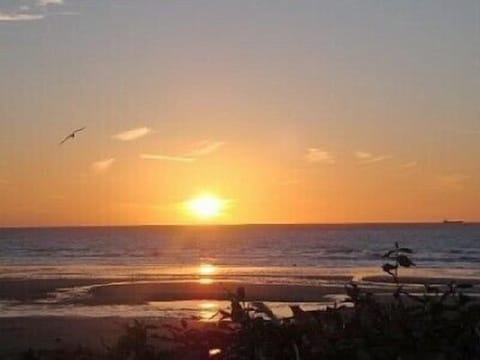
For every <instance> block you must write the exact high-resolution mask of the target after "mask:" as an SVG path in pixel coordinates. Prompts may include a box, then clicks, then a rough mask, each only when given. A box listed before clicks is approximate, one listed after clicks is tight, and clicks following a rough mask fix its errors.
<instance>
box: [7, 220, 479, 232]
mask: <svg viewBox="0 0 480 360" xmlns="http://www.w3.org/2000/svg"><path fill="white" fill-rule="evenodd" d="M443 221H444V220H439V221H349V222H251V223H248V222H247V223H188V224H187V223H185V224H183V223H177V224H175V223H171V224H121V225H119V224H77V225H12V226H0V230H3V229H65V228H133V227H234V226H332V225H352V226H355V225H358V226H360V225H437V224H438V225H457V226H458V225H478V224H480V220H474V221H464V220H460V221H461V222H460V223H458V224H456V223H446V224H445V223H444V222H443Z"/></svg>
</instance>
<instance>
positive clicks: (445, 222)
mask: <svg viewBox="0 0 480 360" xmlns="http://www.w3.org/2000/svg"><path fill="white" fill-rule="evenodd" d="M443 223H444V224H465V221H463V220H448V219H445V220H443Z"/></svg>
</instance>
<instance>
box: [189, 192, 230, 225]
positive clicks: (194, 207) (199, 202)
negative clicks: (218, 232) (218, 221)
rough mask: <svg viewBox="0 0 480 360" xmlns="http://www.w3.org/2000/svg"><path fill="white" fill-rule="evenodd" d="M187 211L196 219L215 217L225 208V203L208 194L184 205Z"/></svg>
mask: <svg viewBox="0 0 480 360" xmlns="http://www.w3.org/2000/svg"><path fill="white" fill-rule="evenodd" d="M186 207H187V210H188V211H189V212H190V213H191V214H193V215H195V216H196V217H198V218H202V219H210V218H214V217H217V216H219V215H220V214H221V212H222V210H223V209H224V208H225V201H224V200H222V199H220V198H218V197H216V196H214V195H210V194H204V195H200V196H197V197H195V198H193V199H191V200H189V201H187V203H186Z"/></svg>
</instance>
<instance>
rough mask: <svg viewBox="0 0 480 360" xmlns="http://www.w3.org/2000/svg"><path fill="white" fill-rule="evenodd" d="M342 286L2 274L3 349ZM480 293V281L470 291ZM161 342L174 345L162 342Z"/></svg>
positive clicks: (202, 322) (382, 282) (97, 335)
mask: <svg viewBox="0 0 480 360" xmlns="http://www.w3.org/2000/svg"><path fill="white" fill-rule="evenodd" d="M322 280H324V281H327V280H331V281H332V282H333V283H336V284H337V285H329V286H321V285H320V286H312V285H285V284H251V283H242V282H238V281H235V282H234V281H232V282H224V281H214V280H212V281H209V282H207V283H205V282H200V281H195V282H191V281H181V282H158V281H148V280H139V281H135V282H132V281H127V282H122V281H118V279H101V280H100V281H98V280H95V279H36V280H31V279H30V280H26V279H2V280H0V303H1V304H2V311H1V313H0V349H1V350H0V355H1V356H4V357H8V356H15V354H17V355H18V354H19V353H22V352H24V351H26V350H27V349H29V348H32V349H43V350H55V349H57V350H58V349H75V348H77V347H79V346H81V347H85V348H89V349H91V350H93V351H99V352H102V351H105V349H107V347H112V346H114V345H115V344H116V341H117V340H118V339H119V337H120V336H121V335H122V334H123V333H124V331H125V326H126V325H127V324H132V323H133V321H134V320H140V321H142V322H143V323H145V324H148V325H153V326H154V327H155V328H157V329H159V330H158V331H157V332H160V334H163V332H162V330H161V329H162V327H163V326H164V325H165V324H171V325H178V324H180V320H182V319H183V320H187V321H188V323H189V326H191V327H194V328H197V329H198V328H200V329H201V328H203V327H209V326H211V327H214V326H215V324H216V321H218V320H219V318H220V317H219V316H217V317H215V314H216V313H217V312H218V311H219V310H220V309H224V310H227V311H228V310H229V302H228V300H229V299H230V297H231V294H229V292H231V293H235V292H236V289H237V288H238V287H243V288H244V289H245V293H246V297H245V301H247V302H250V301H261V302H265V303H266V304H267V306H269V307H271V308H272V310H273V311H274V312H275V313H276V314H277V315H278V316H280V317H289V316H292V313H291V311H290V308H289V305H294V304H297V305H300V306H301V307H302V309H304V310H306V311H308V310H321V309H325V308H326V306H327V305H332V304H334V303H335V302H337V303H340V302H341V300H343V299H345V298H346V295H345V290H344V286H343V285H341V284H340V282H343V281H344V282H345V284H346V283H348V282H349V281H350V280H351V278H350V277H347V276H345V277H341V278H339V277H338V276H337V277H333V279H328V278H323V279H322ZM452 281H454V282H456V283H465V282H469V283H471V284H473V285H478V284H479V283H480V280H479V279H454V278H436V279H435V278H421V277H407V278H405V281H404V283H405V284H406V285H405V288H404V289H405V290H409V291H411V292H415V291H416V292H421V289H422V288H423V284H429V285H446V284H448V283H450V282H452ZM392 285H393V284H392V283H391V280H390V278H388V277H385V276H380V275H379V276H376V277H373V276H372V277H367V278H365V279H363V283H362V285H361V286H362V289H363V290H364V291H365V292H371V293H373V294H375V295H376V296H377V298H378V299H382V300H383V301H392V300H393V297H392V289H393V287H392ZM468 292H469V293H470V294H473V295H475V294H477V295H480V294H478V289H476V288H475V287H474V288H473V289H471V290H469V291H468ZM157 345H158V346H159V347H160V348H162V347H167V348H168V346H171V344H168V342H167V343H165V342H163V341H158V342H157Z"/></svg>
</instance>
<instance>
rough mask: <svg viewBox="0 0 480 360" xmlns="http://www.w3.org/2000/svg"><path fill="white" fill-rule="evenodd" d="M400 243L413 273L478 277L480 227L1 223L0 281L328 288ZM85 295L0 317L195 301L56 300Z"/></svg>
mask: <svg viewBox="0 0 480 360" xmlns="http://www.w3.org/2000/svg"><path fill="white" fill-rule="evenodd" d="M395 242H399V243H400V245H401V246H404V247H410V248H412V249H413V251H414V254H413V255H412V259H413V261H414V262H415V264H416V267H415V268H414V269H412V270H407V273H406V274H408V275H413V276H439V277H456V278H459V277H461V278H464V277H465V278H480V224H362V225H361V224H351V225H238V226H137V227H69V228H15V229H14V228H5V229H0V278H3V279H5V278H8V279H58V278H61V279H70V278H71V279H77V278H88V279H93V280H95V279H114V280H116V281H119V282H122V281H124V282H125V281H128V282H135V281H160V282H178V281H204V282H208V281H242V282H244V283H245V282H246V283H256V284H286V285H321V286H331V285H332V284H333V285H335V284H337V285H338V283H339V282H342V281H344V280H343V279H342V278H341V276H347V275H348V276H353V278H354V279H355V280H358V281H361V280H362V278H363V277H365V276H368V275H382V271H381V269H380V266H381V265H382V264H383V263H384V259H383V258H382V255H383V254H384V253H385V252H386V251H387V250H389V249H391V248H392V247H393V246H394V243H395ZM67 290H68V289H67ZM82 291H85V288H81V287H80V288H77V289H70V292H69V291H66V290H65V289H62V291H61V292H60V293H58V294H57V295H56V296H50V297H49V298H48V299H44V300H43V301H40V302H38V301H37V302H36V303H29V304H25V303H24V304H19V303H13V302H9V301H2V302H1V303H0V310H1V311H0V313H1V314H2V316H20V315H38V314H42V315H45V314H50V315H52V314H53V315H66V314H69V315H71V314H77V315H78V314H80V315H82V314H83V315H85V314H88V315H92V314H97V315H98V314H104V315H105V316H106V315H111V314H114V313H116V314H118V312H123V313H124V312H128V313H129V314H137V315H138V314H144V315H148V314H151V313H156V314H159V311H160V313H162V311H163V313H162V314H164V315H165V314H167V315H168V314H171V312H172V311H173V313H177V312H178V311H180V312H182V311H187V312H188V311H190V310H192V308H193V310H198V309H197V306H199V304H198V303H191V304H190V305H189V306H190V307H189V306H187V305H186V304H189V303H188V301H187V302H182V301H179V302H152V303H149V304H147V305H143V306H136V307H130V308H128V309H127V310H126V308H125V307H123V308H118V307H112V306H110V307H98V306H97V307H95V310H93V307H85V306H84V307H82V306H76V307H72V306H71V305H69V306H68V307H65V306H63V305H62V306H55V304H57V305H58V304H60V303H65V302H64V301H63V302H62V301H61V300H65V297H66V296H68V294H70V295H71V296H74V295H75V294H77V295H78V293H81V292H82ZM216 304H217V307H218V306H223V305H224V304H221V303H218V302H217V303H216ZM271 305H272V306H273V307H275V306H277V305H278V304H271ZM279 306H280V305H279ZM280 307H281V306H280ZM179 309H181V310H179ZM193 310H192V311H193ZM169 311H170V312H169Z"/></svg>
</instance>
